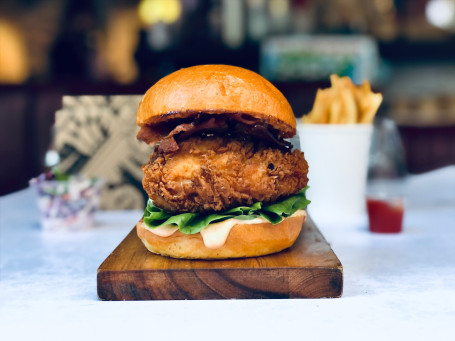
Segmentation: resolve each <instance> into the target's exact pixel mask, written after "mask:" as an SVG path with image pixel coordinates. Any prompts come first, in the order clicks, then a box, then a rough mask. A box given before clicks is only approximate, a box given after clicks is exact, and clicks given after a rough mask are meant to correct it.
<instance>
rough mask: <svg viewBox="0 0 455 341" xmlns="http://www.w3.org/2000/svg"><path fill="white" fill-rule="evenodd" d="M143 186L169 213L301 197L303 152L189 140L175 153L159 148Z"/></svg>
mask: <svg viewBox="0 0 455 341" xmlns="http://www.w3.org/2000/svg"><path fill="white" fill-rule="evenodd" d="M142 169H143V172H144V179H143V186H144V189H145V190H146V191H147V193H148V195H149V197H150V198H151V199H152V200H153V202H154V204H155V205H156V206H158V207H161V208H162V209H165V210H167V211H169V212H199V213H204V212H211V211H223V210H227V209H230V208H233V207H237V206H242V205H246V206H249V205H251V204H253V203H255V202H263V203H273V202H275V201H277V200H279V199H283V198H286V197H288V196H291V195H294V194H297V192H298V191H299V190H300V189H301V188H303V187H305V186H306V185H307V182H308V178H307V173H308V164H307V162H306V161H305V158H304V155H303V153H302V152H301V151H299V150H294V151H283V150H280V149H276V148H271V147H268V146H265V145H264V144H262V143H258V142H255V141H239V140H237V139H234V138H230V137H207V136H205V137H204V136H197V137H190V138H189V139H187V140H184V141H182V142H180V143H179V149H178V151H177V152H169V153H166V152H162V151H161V152H160V151H159V148H156V149H155V151H154V153H153V154H152V155H151V157H150V162H149V163H147V164H146V165H144V166H143V168H142Z"/></svg>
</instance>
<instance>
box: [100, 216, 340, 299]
mask: <svg viewBox="0 0 455 341" xmlns="http://www.w3.org/2000/svg"><path fill="white" fill-rule="evenodd" d="M97 277H98V278H97V282H98V297H99V298H100V299H102V300H174V299H175V300H183V299H231V298H240V299H251V298H321V297H340V296H341V293H342V290H343V268H342V265H341V263H340V261H339V260H338V258H337V256H336V255H335V253H334V252H333V251H332V249H331V248H330V245H329V244H328V243H327V241H326V240H325V239H324V237H323V236H322V235H321V233H320V232H319V230H318V229H317V227H316V226H315V225H314V223H313V222H312V221H311V219H307V222H306V223H305V224H304V225H303V229H302V232H301V233H300V236H299V237H298V239H297V241H296V242H295V244H294V245H293V246H292V247H291V248H289V249H288V250H285V251H282V252H279V253H276V254H273V255H269V256H263V257H256V258H245V259H231V260H211V261H205V260H180V259H173V258H168V257H163V256H159V255H155V254H152V253H151V252H149V251H148V250H147V249H146V248H145V246H144V245H143V244H142V242H141V241H140V240H139V238H138V237H137V235H136V229H135V228H134V229H133V230H132V231H131V232H130V233H129V234H128V236H127V237H126V238H125V239H124V240H123V241H122V242H121V243H120V245H119V246H118V247H117V248H116V249H115V250H114V251H113V252H112V253H111V254H110V255H109V256H108V257H107V258H106V260H105V261H104V262H103V263H102V264H101V265H100V267H99V269H98V276H97Z"/></svg>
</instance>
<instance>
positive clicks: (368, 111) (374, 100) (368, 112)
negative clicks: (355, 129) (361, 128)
mask: <svg viewBox="0 0 455 341" xmlns="http://www.w3.org/2000/svg"><path fill="white" fill-rule="evenodd" d="M381 103H382V95H381V94H371V95H370V102H369V103H368V105H367V106H366V108H365V111H364V112H363V116H362V118H361V119H360V122H359V123H372V122H373V119H374V115H376V112H377V111H378V109H379V106H380V105H381Z"/></svg>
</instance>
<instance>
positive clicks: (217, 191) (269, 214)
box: [136, 65, 309, 259]
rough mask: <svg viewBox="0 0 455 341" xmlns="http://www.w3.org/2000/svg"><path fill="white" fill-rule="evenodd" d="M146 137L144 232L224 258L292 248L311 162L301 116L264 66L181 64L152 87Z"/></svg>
mask: <svg viewBox="0 0 455 341" xmlns="http://www.w3.org/2000/svg"><path fill="white" fill-rule="evenodd" d="M137 124H138V125H139V126H140V130H139V132H138V134H137V138H138V139H139V140H142V141H144V142H145V143H147V144H149V145H150V146H152V147H153V149H152V154H151V156H150V160H149V162H148V163H147V164H145V165H144V166H143V167H142V170H143V172H144V178H143V181H142V184H143V187H144V189H145V191H146V192H147V194H148V196H149V198H150V200H149V201H148V204H147V207H146V209H145V211H144V216H143V218H142V219H141V220H140V221H139V222H138V223H137V225H136V228H137V234H138V236H139V238H140V239H141V240H142V242H143V243H144V245H145V247H146V248H147V249H148V250H149V251H151V252H153V253H156V254H160V255H164V256H170V257H174V258H193V259H223V258H241V257H254V256H261V255H267V254H271V253H275V252H279V251H281V250H284V249H286V248H289V247H290V246H291V245H292V244H293V243H294V242H295V240H296V239H297V237H298V235H299V233H300V231H301V229H302V225H303V223H304V221H305V219H306V212H305V210H304V209H305V208H306V206H307V205H308V204H309V201H308V200H307V199H306V197H305V190H306V186H307V183H308V178H307V174H308V164H307V162H306V161H305V158H304V154H303V152H301V151H300V150H298V149H295V148H294V146H292V144H291V143H290V142H289V138H291V137H292V136H294V135H295V134H296V120H295V117H294V113H293V111H292V109H291V106H290V105H289V103H288V101H287V100H286V98H285V97H284V96H283V94H282V93H281V92H280V91H279V90H278V89H276V88H275V87H274V86H273V85H272V84H271V83H270V82H269V81H267V80H266V79H265V78H263V77H262V76H260V75H258V74H256V73H254V72H252V71H249V70H246V69H243V68H240V67H235V66H228V65H201V66H194V67H189V68H185V69H181V70H178V71H176V72H174V73H172V74H170V75H168V76H166V77H164V78H162V79H161V80H160V81H158V82H157V83H156V84H155V85H153V86H152V87H151V88H150V89H149V90H148V91H147V92H146V94H145V95H144V97H143V99H142V101H141V103H140V104H139V108H138V111H137Z"/></svg>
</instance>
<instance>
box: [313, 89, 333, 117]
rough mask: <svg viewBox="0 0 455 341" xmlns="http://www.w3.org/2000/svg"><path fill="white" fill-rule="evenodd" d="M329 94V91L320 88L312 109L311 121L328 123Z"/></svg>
mask: <svg viewBox="0 0 455 341" xmlns="http://www.w3.org/2000/svg"><path fill="white" fill-rule="evenodd" d="M327 100H328V96H327V91H325V90H321V89H319V90H318V92H317V93H316V99H315V100H314V105H313V110H311V114H310V115H311V123H328V104H329V103H328V101H327Z"/></svg>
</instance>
